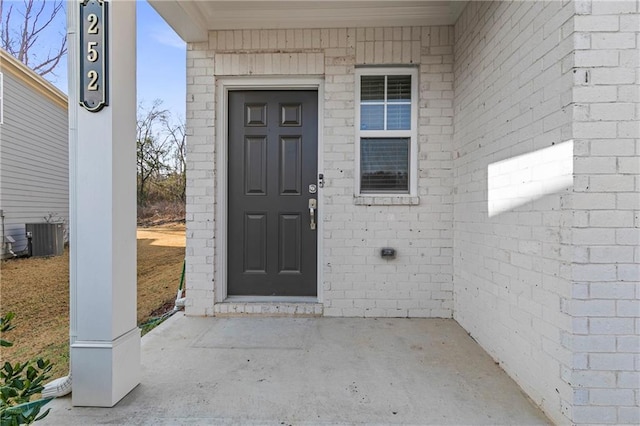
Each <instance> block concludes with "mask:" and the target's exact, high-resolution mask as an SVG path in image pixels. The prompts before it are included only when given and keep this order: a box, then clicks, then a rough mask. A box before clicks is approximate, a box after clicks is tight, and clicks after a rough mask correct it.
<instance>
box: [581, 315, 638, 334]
mask: <svg viewBox="0 0 640 426" xmlns="http://www.w3.org/2000/svg"><path fill="white" fill-rule="evenodd" d="M589 332H590V333H592V334H613V335H616V334H633V332H634V324H633V319H631V318H592V319H591V320H590V321H589Z"/></svg>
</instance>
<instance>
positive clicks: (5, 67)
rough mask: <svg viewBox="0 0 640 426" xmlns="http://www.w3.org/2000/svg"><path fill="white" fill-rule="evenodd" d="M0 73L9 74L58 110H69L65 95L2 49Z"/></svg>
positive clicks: (0, 50) (0, 52)
mask: <svg viewBox="0 0 640 426" xmlns="http://www.w3.org/2000/svg"><path fill="white" fill-rule="evenodd" d="M0 72H3V73H8V74H11V75H12V76H14V77H15V78H17V79H18V80H20V81H21V82H22V83H24V84H25V85H27V86H28V87H30V88H32V89H33V90H35V91H36V92H37V93H39V94H41V95H42V96H44V97H45V98H47V99H49V100H50V101H51V102H53V103H54V104H56V105H58V106H59V107H60V108H64V109H66V110H68V109H69V101H68V99H67V95H65V94H64V93H62V92H61V91H60V89H58V88H57V87H55V86H54V85H53V84H51V83H49V82H48V81H47V80H45V79H44V78H42V77H40V76H39V75H38V74H36V73H35V72H34V71H33V70H32V69H31V68H29V67H27V66H26V65H24V64H23V63H22V62H20V61H18V60H17V59H16V58H14V57H13V56H11V55H10V54H9V52H7V51H6V50H4V49H0Z"/></svg>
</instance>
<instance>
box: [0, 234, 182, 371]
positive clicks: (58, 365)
mask: <svg viewBox="0 0 640 426" xmlns="http://www.w3.org/2000/svg"><path fill="white" fill-rule="evenodd" d="M184 247H185V228H184V225H164V226H155V227H151V228H138V324H141V323H144V322H145V321H147V320H148V319H149V318H150V317H153V316H155V315H158V310H159V309H161V308H162V307H163V306H165V305H169V306H170V307H173V301H174V300H175V297H176V292H177V290H178V284H179V283H180V273H181V272H182V262H183V260H184ZM9 311H13V312H15V314H16V317H15V319H14V320H13V325H14V326H15V329H13V330H11V331H9V332H7V333H6V335H5V336H3V337H4V338H5V339H7V340H10V341H13V342H14V345H13V347H10V348H2V349H1V350H2V354H1V355H2V356H1V357H0V358H1V359H2V362H5V361H10V362H12V363H15V362H18V361H21V362H24V361H27V360H28V359H31V358H34V357H38V356H40V357H43V358H49V359H50V360H51V362H52V363H53V364H54V367H53V371H52V378H56V377H61V376H66V375H67V372H68V370H69V250H68V249H67V250H65V253H64V255H63V256H57V257H49V258H42V257H41V258H30V259H14V260H6V261H2V262H0V313H2V314H4V313H6V312H9Z"/></svg>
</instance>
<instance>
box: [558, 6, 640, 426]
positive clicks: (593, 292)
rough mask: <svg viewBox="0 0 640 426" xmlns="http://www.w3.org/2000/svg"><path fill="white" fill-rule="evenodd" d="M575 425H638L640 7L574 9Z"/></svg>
mask: <svg viewBox="0 0 640 426" xmlns="http://www.w3.org/2000/svg"><path fill="white" fill-rule="evenodd" d="M576 9H577V11H578V15H577V16H576V17H575V28H574V29H575V33H574V37H575V38H576V40H580V41H581V42H580V43H579V44H577V45H576V52H575V68H574V70H575V73H576V74H577V75H580V76H582V77H581V78H577V79H576V80H575V84H574V88H573V96H574V102H575V105H576V112H577V111H578V110H579V111H580V113H579V114H578V113H576V114H575V115H574V120H575V122H574V127H573V132H574V137H575V143H576V145H577V146H580V147H581V149H579V150H576V151H575V162H574V173H575V185H574V189H573V190H574V199H575V201H576V202H575V203H574V208H575V215H579V216H580V217H582V218H583V220H581V221H580V222H574V223H573V245H574V251H575V252H576V253H581V254H582V256H580V257H579V258H577V259H575V263H574V266H573V268H572V275H571V279H572V286H573V288H574V289H577V288H580V289H584V291H580V292H576V296H575V297H574V299H573V300H572V301H571V305H570V308H569V312H570V313H571V315H572V316H573V317H574V322H575V323H580V324H585V326H584V327H576V328H575V329H574V330H573V339H572V340H567V342H566V347H567V348H568V349H569V350H571V351H572V352H573V353H574V357H576V358H580V359H583V360H584V362H583V363H582V364H576V365H574V370H573V374H572V377H571V379H570V382H571V383H572V385H573V386H574V388H575V389H576V392H577V391H579V392H580V393H581V395H582V399H581V400H580V401H574V406H573V410H572V417H571V418H572V420H573V421H574V422H577V423H585V424H587V423H589V424H638V423H640V407H639V406H640V399H639V398H640V393H639V392H640V391H639V389H640V377H639V375H638V370H640V364H639V362H640V357H639V356H638V354H639V352H640V342H639V339H638V334H640V329H638V326H639V324H638V322H637V318H638V317H639V316H640V301H639V299H640V256H639V251H640V246H639V244H638V236H639V234H640V229H639V226H640V223H639V222H638V217H640V180H639V178H638V165H640V142H639V140H638V138H639V137H640V135H639V129H640V125H639V124H638V120H639V119H640V116H639V115H638V114H639V111H640V109H639V108H638V101H639V100H640V99H639V96H638V95H639V83H640V80H638V78H639V76H640V74H639V73H638V70H639V66H640V60H639V57H638V52H639V48H640V45H638V31H639V30H640V15H639V12H640V10H638V2H637V1H590V0H589V1H585V0H580V1H578V2H577V3H576Z"/></svg>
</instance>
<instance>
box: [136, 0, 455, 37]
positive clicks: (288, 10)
mask: <svg viewBox="0 0 640 426" xmlns="http://www.w3.org/2000/svg"><path fill="white" fill-rule="evenodd" d="M148 1H149V3H150V4H151V6H153V8H154V9H156V11H158V13H159V14H160V15H161V16H162V17H163V18H164V20H165V21H167V23H168V24H169V25H170V26H171V27H172V28H173V29H174V30H175V31H176V33H178V35H179V36H180V37H182V39H184V40H185V41H187V42H196V41H205V40H207V32H208V31H209V30H229V29H249V28H251V29H273V28H341V27H365V26H374V27H382V26H384V27H390V26H418V25H420V26H423V25H450V24H453V23H454V22H455V20H456V19H457V18H458V15H459V14H460V12H461V11H462V9H463V8H464V5H465V4H466V1H449V0H447V1H433V0H414V1H404V0H384V1H382V0H344V1H318V0H288V1H271V0H234V1H228V0H227V1H198V0H148Z"/></svg>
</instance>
